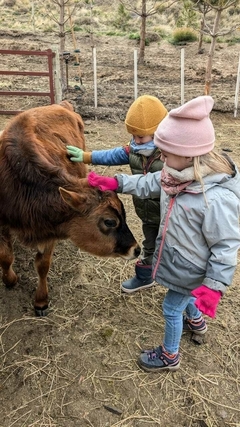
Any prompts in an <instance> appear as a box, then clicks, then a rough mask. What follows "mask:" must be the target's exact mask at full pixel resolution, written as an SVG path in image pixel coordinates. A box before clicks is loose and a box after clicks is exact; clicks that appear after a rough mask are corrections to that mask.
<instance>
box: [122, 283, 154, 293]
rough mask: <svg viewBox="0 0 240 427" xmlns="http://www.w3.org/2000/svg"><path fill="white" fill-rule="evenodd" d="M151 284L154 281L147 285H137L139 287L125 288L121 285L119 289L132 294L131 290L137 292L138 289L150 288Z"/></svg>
mask: <svg viewBox="0 0 240 427" xmlns="http://www.w3.org/2000/svg"><path fill="white" fill-rule="evenodd" d="M152 286H155V283H154V282H152V283H149V285H143V286H139V288H136V289H127V288H124V287H123V286H121V291H123V292H125V293H126V294H132V293H133V292H138V291H141V290H142V289H148V288H152Z"/></svg>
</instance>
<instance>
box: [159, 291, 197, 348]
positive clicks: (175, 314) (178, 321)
mask: <svg viewBox="0 0 240 427" xmlns="http://www.w3.org/2000/svg"><path fill="white" fill-rule="evenodd" d="M194 301H195V298H194V297H192V296H190V295H183V294H180V293H179V292H175V291H172V290H170V289H169V290H168V292H167V294H166V296H165V298H164V301H163V316H164V319H165V334H164V340H163V346H164V347H165V349H166V350H167V352H168V353H170V354H174V353H177V352H178V351H179V345H180V340H181V336H182V329H183V312H184V311H185V312H186V315H187V317H188V318H189V319H197V318H198V317H200V316H201V315H202V313H201V311H199V310H198V308H197V307H196V306H195V304H194Z"/></svg>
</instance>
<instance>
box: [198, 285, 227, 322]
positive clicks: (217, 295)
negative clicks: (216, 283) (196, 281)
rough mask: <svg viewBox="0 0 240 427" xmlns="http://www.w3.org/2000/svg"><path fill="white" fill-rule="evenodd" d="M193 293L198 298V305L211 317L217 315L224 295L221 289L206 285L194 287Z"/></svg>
mask: <svg viewBox="0 0 240 427" xmlns="http://www.w3.org/2000/svg"><path fill="white" fill-rule="evenodd" d="M191 294H192V295H193V296H194V297H195V298H196V301H195V302H194V304H195V305H196V307H197V308H198V309H199V310H200V311H202V312H203V313H204V314H206V315H207V316H209V317H216V311H217V306H218V303H219V301H220V299H221V297H222V293H221V292H220V291H214V290H212V289H209V288H207V286H205V285H201V286H199V288H197V289H194V291H192V292H191Z"/></svg>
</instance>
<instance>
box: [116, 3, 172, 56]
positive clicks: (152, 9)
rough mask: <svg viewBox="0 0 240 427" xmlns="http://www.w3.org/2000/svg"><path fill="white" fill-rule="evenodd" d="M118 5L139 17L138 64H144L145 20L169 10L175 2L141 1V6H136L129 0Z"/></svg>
mask: <svg viewBox="0 0 240 427" xmlns="http://www.w3.org/2000/svg"><path fill="white" fill-rule="evenodd" d="M119 1H120V3H121V4H122V5H123V6H124V7H125V8H126V9H127V10H129V11H131V12H132V13H135V14H136V15H138V16H140V17H141V28H140V46H139V56H138V62H139V64H143V63H144V56H145V44H146V20H147V18H148V17H149V16H152V15H155V14H156V13H161V12H163V10H165V9H167V8H169V7H170V6H171V5H172V4H173V3H175V2H176V1H177V0H172V1H170V0H160V1H153V0H142V1H141V6H140V7H138V6H137V3H138V2H137V1H136V0H135V1H129V0H119Z"/></svg>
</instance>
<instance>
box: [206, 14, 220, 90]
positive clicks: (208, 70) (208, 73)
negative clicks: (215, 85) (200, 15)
mask: <svg viewBox="0 0 240 427" xmlns="http://www.w3.org/2000/svg"><path fill="white" fill-rule="evenodd" d="M221 12H222V11H221V10H217V12H216V16H215V20H214V25H213V33H212V35H211V37H212V41H211V45H210V50H209V54H208V62H207V67H206V75H205V89H204V94H205V95H209V94H210V91H211V84H212V64H213V55H214V51H215V45H216V40H217V30H218V27H219V22H220V17H221Z"/></svg>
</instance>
